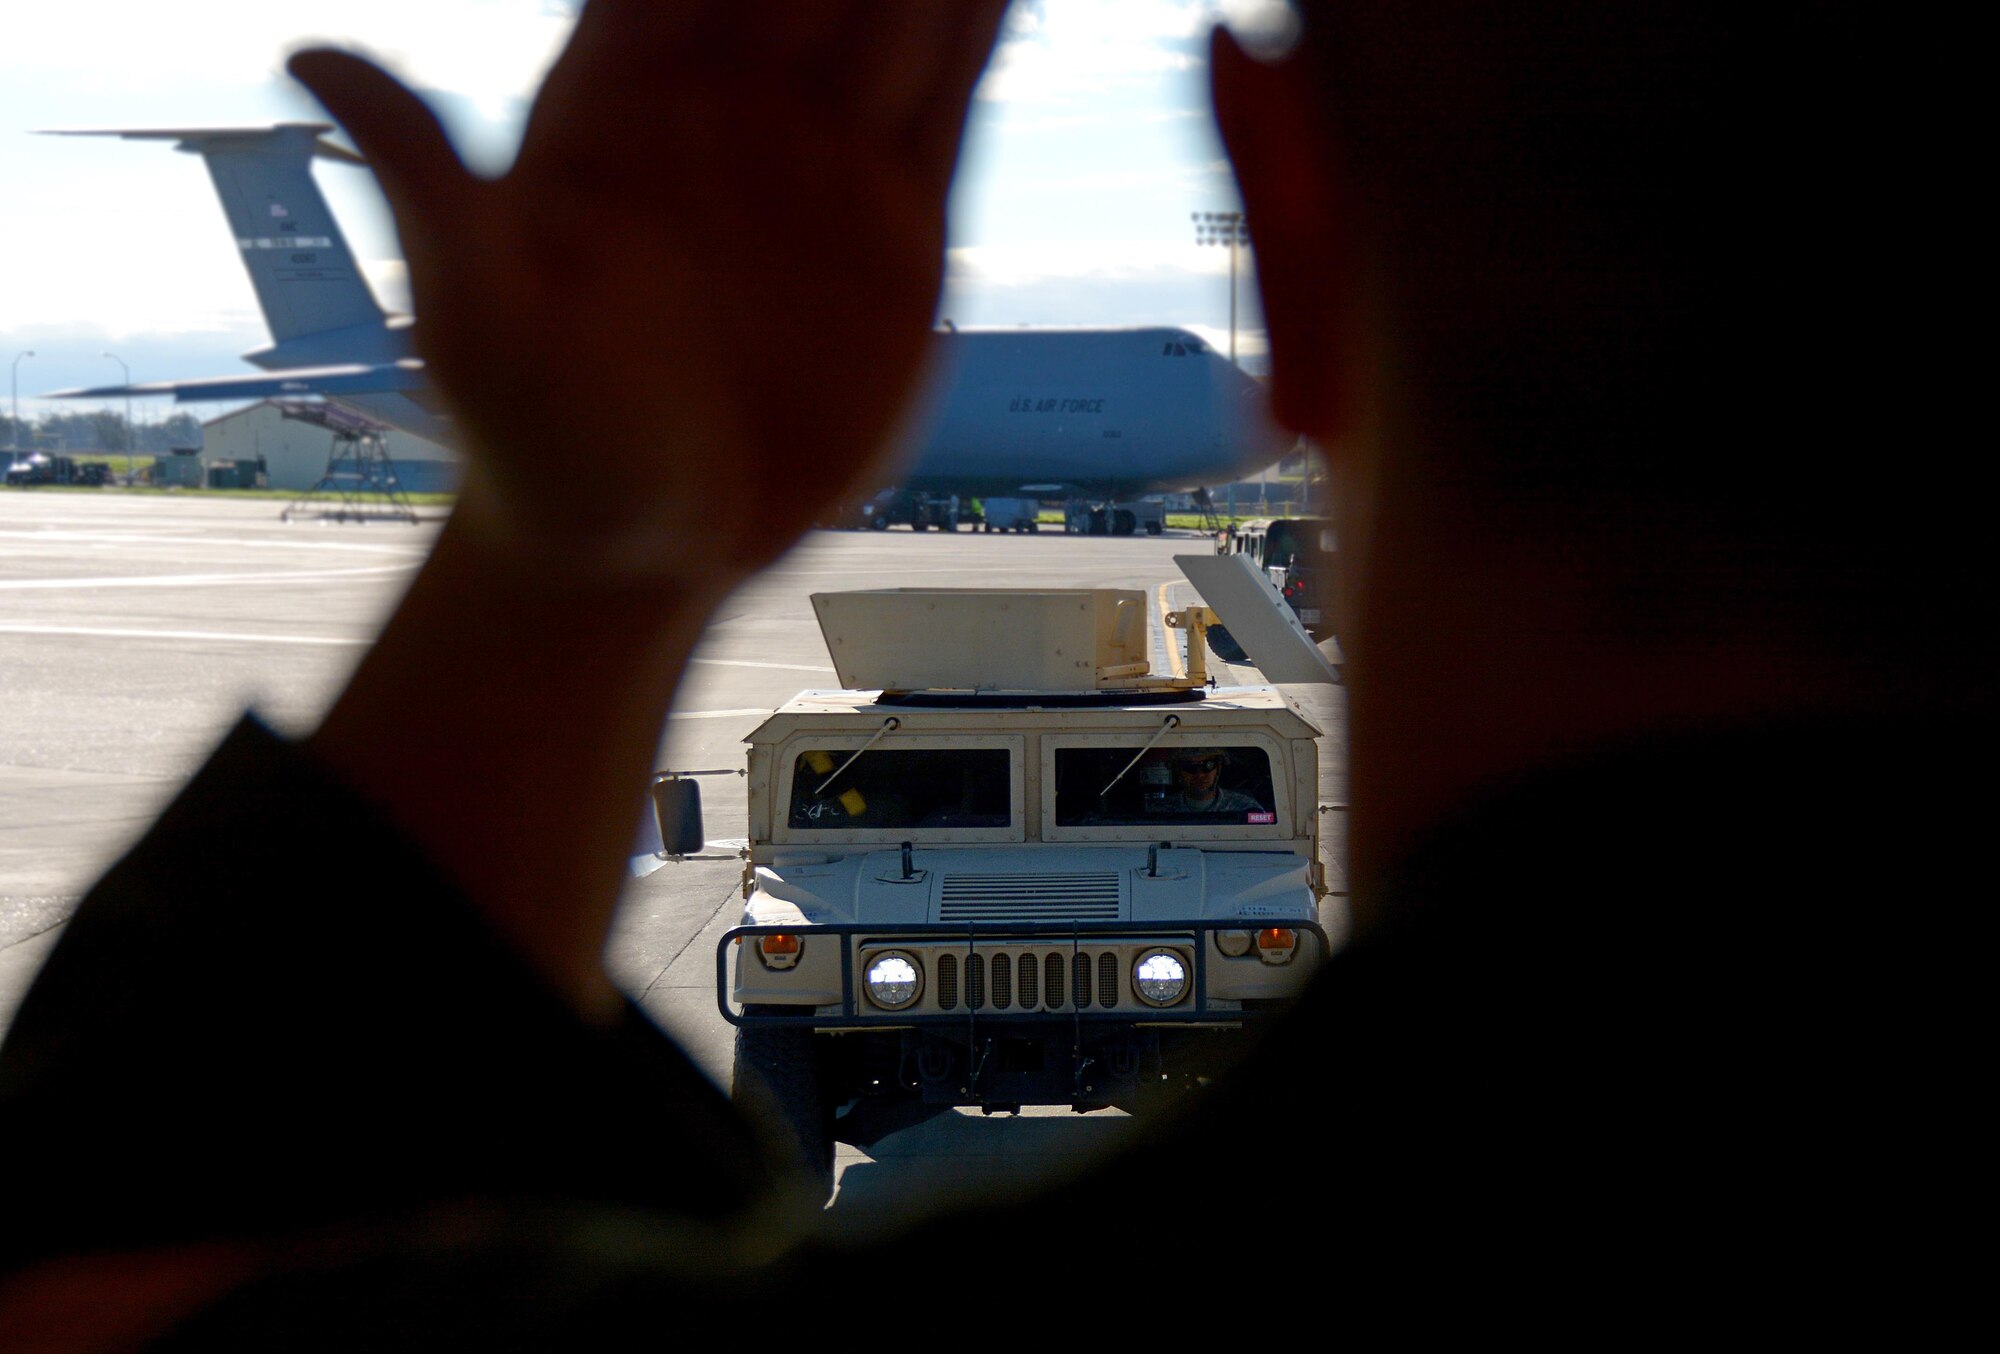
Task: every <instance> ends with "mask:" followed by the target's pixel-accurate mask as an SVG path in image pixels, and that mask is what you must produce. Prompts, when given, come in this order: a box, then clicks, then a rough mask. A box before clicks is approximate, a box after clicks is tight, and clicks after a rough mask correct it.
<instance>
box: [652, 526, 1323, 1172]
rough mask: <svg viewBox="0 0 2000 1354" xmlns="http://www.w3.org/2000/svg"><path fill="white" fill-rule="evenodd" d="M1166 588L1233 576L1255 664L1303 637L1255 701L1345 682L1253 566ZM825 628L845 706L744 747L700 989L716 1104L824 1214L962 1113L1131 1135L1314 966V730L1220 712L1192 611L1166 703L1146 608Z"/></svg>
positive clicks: (979, 601) (1124, 603) (1115, 597)
mask: <svg viewBox="0 0 2000 1354" xmlns="http://www.w3.org/2000/svg"><path fill="white" fill-rule="evenodd" d="M1182 567H1183V568H1184V569H1186V570H1187V571H1188V572H1189V574H1190V576H1191V577H1193V576H1196V575H1197V573H1198V571H1199V570H1201V569H1208V570H1211V571H1213V570H1216V569H1218V568H1219V569H1222V570H1226V571H1228V572H1229V574H1230V575H1247V582H1244V581H1242V580H1237V579H1235V578H1233V577H1224V578H1215V579H1208V578H1206V576H1203V577H1199V578H1197V583H1198V586H1201V587H1202V588H1203V591H1204V595H1208V596H1212V597H1214V596H1219V595H1221V594H1225V593H1229V592H1231V591H1232V590H1235V591H1238V592H1240V593H1241V595H1242V596H1243V597H1249V598H1251V599H1252V601H1250V602H1249V603H1244V602H1243V601H1242V600H1241V598H1240V597H1239V599H1238V602H1237V605H1238V606H1245V605H1249V606H1255V605H1256V603H1257V601H1259V600H1261V601H1262V602H1263V603H1264V605H1265V607H1266V611H1265V614H1264V616H1263V618H1262V620H1261V622H1252V625H1253V626H1255V625H1257V624H1261V625H1262V626H1263V627H1265V632H1266V633H1267V634H1268V633H1271V628H1272V627H1274V626H1275V627H1278V628H1280V629H1282V627H1283V626H1284V625H1286V624H1289V625H1290V637H1289V638H1281V639H1278V640H1271V641H1267V652H1268V651H1269V648H1270V646H1271V645H1273V644H1289V645H1292V647H1293V650H1294V651H1293V652H1291V653H1289V654H1288V655H1286V657H1285V658H1284V660H1283V662H1282V663H1274V664H1267V669H1266V670H1267V671H1270V670H1271V666H1273V665H1275V666H1283V664H1285V663H1289V664H1290V671H1292V672H1294V673H1297V672H1301V671H1309V670H1310V669H1312V668H1313V665H1314V664H1315V663H1316V664H1317V668H1318V669H1319V670H1320V671H1321V672H1323V673H1324V674H1325V676H1326V677H1327V678H1331V677H1332V673H1331V670H1330V669H1329V668H1328V666H1327V664H1326V663H1325V660H1324V659H1323V658H1321V657H1320V655H1319V653H1318V651H1317V650H1316V649H1314V648H1312V646H1311V643H1310V641H1308V640H1306V638H1305V636H1304V634H1303V632H1302V631H1299V630H1298V627H1297V625H1296V623H1295V622H1293V621H1292V620H1291V617H1290V613H1289V611H1288V610H1286V609H1285V608H1284V606H1283V603H1282V600H1281V599H1279V598H1277V596H1276V594H1275V592H1272V591H1271V589H1270V587H1269V584H1268V583H1267V582H1264V581H1263V580H1262V579H1261V578H1259V577H1258V576H1257V575H1256V574H1255V573H1254V571H1246V570H1244V569H1243V568H1242V565H1241V561H1238V560H1234V559H1216V558H1209V557H1190V558H1188V559H1185V560H1183V561H1182ZM1239 583H1241V586H1239ZM1258 585H1261V587H1262V589H1263V591H1265V592H1271V596H1270V597H1269V598H1268V599H1261V598H1259V596H1258V591H1257V589H1258ZM1245 589H1247V591H1246V590H1245ZM813 605H814V609H815V611H816V612H817V614H818V616H819V620H820V626H821V629H822V630H823V632H824V634H825V636H826V641H827V648H828V649H829V651H830V652H831V653H832V655H833V661H834V665H835V670H836V672H837V673H838V674H839V678H840V680H841V682H842V684H843V687H844V688H846V689H843V690H838V691H805V692H801V693H800V694H799V695H798V696H796V697H794V698H793V699H792V700H790V701H788V702H787V703H786V704H785V705H784V706H783V707H781V708H780V709H778V710H777V711H775V712H774V713H773V714H772V715H771V717H770V718H769V719H767V720H765V721H764V723H762V724H761V725H759V726H758V727H757V729H756V730H755V731H754V732H753V733H752V734H751V735H750V737H749V743H750V755H749V770H748V774H749V817H750V822H749V833H748V837H749V846H748V850H747V852H746V854H747V857H748V865H747V866H746V869H745V876H744V897H745V906H744V913H743V924H742V925H740V926H737V927H736V928H734V929H733V930H731V931H730V932H729V933H728V934H727V935H726V936H725V937H724V938H723V941H722V944H721V946H720V948H719V950H718V953H717V956H716V982H717V989H718V1000H719V1003H720V1006H721V1009H722V1014H723V1016H724V1017H725V1018H726V1019H728V1020H729V1021H730V1022H731V1023H733V1024H734V1025H736V1027H737V1036H736V1041H737V1042H736V1059H735V1069H734V1082H735V1085H734V1094H735V1096H736V1098H737V1100H738V1101H739V1103H741V1104H743V1105H744V1106H745V1107H746V1108H747V1109H749V1110H750V1111H751V1112H752V1113H755V1114H760V1115H761V1116H762V1117H764V1118H766V1119H768V1120H770V1121H772V1122H773V1123H775V1124H776V1125H779V1126H781V1127H782V1129H783V1131H785V1132H786V1133H788V1134H789V1135H790V1136H791V1138H792V1139H793V1140H794V1141H795V1142H796V1145H797V1147H798V1149H799V1151H800V1153H801V1157H802V1160H803V1161H804V1163H805V1165H806V1168H807V1170H808V1172H809V1174H810V1176H811V1177H812V1178H813V1179H814V1180H815V1181H816V1183H818V1184H819V1185H822V1186H830V1185H831V1182H832V1172H833V1146H834V1143H835V1141H836V1140H838V1141H845V1142H851V1143H854V1144H856V1145H859V1146H863V1147H865V1146H868V1145H869V1144H871V1143H873V1142H874V1141H876V1140H877V1139H879V1138H880V1137H882V1136H883V1135H885V1134H887V1133H890V1132H893V1131H895V1130H896V1129H899V1128H903V1127H907V1126H909V1125H911V1124H914V1123H916V1122H918V1121H920V1120H922V1119H925V1118H928V1117H929V1116H931V1115H933V1114H937V1113H940V1112H942V1111H944V1110H946V1109H950V1108H952V1107H955V1106H977V1107H979V1108H981V1109H983V1110H986V1111H988V1112H997V1111H1017V1110H1019V1109H1020V1107H1021V1106H1023V1105H1068V1106H1071V1107H1073V1108H1074V1109H1076V1110H1079V1111H1088V1110H1096V1109H1103V1108H1107V1107H1113V1106H1115V1107H1119V1108H1122V1109H1126V1110H1132V1111H1141V1112H1143V1111H1144V1110H1145V1109H1146V1108H1147V1107H1148V1106H1150V1105H1153V1104H1156V1103H1158V1102H1159V1101H1161V1100H1162V1099H1163V1098H1165V1097H1169V1096H1172V1095H1175V1094H1178V1093H1181V1092H1183V1091H1185V1090H1187V1089H1188V1088H1190V1087H1193V1086H1195V1085H1198V1084H1199V1083H1200V1082H1201V1081H1202V1080H1203V1079H1204V1078H1205V1077H1206V1076H1208V1075H1209V1074H1210V1073H1211V1072H1212V1071H1213V1070H1214V1069H1215V1068H1216V1067H1217V1065H1218V1064H1219V1063H1221V1062H1223V1061H1226V1060H1227V1059H1228V1058H1229V1057H1230V1056H1231V1054H1232V1050H1233V1046H1234V1045H1235V1044H1236V1042H1237V1041H1238V1040H1239V1039H1240V1038H1241V1036H1242V1033H1243V1031H1244V1030H1245V1029H1246V1028H1247V1027H1248V1026H1249V1025H1251V1024H1252V1023H1253V1022H1254V1021H1255V1020H1256V1019H1258V1018H1259V1016H1260V1015H1262V1014H1263V1013H1265V1012H1267V1011H1268V1010H1270V1009H1271V1008H1273V1007H1274V1006H1276V1005H1278V1004H1280V1003H1282V1002H1283V1001H1284V1000H1286V999H1287V998H1289V997H1291V996H1292V995H1294V994H1295V993H1297V992H1298V991H1299V989H1300V988H1301V987H1302V986H1303V985H1304V984H1305V982H1306V980H1307V978H1308V977H1309V976H1310V975H1311V972H1312V970H1313V968H1314V967H1315V966H1316V965H1317V964H1318V963H1319V962H1320V961H1321V960H1322V959H1324V958H1325V957H1326V953H1327V938H1326V934H1325V932H1324V931H1323V930H1322V929H1321V927H1320V925H1319V922H1318V906H1317V905H1318V900H1319V898H1320V896H1321V895H1322V894H1323V893H1324V887H1323V884H1322V881H1321V878H1320V869H1319V864H1318V859H1317V854H1316V847H1317V842H1318V821H1319V815H1318V803H1317V789H1318V764H1317V755H1316V744H1315V741H1314V740H1315V739H1316V737H1317V736H1318V734H1319V730H1318V729H1316V728H1314V727H1313V726H1312V725H1311V724H1309V723H1308V722H1307V721H1306V720H1305V719H1304V718H1303V717H1302V716H1301V715H1300V714H1299V712H1298V710H1297V709H1296V707H1295V706H1293V705H1292V704H1291V703H1290V702H1289V701H1288V700H1287V699H1286V698H1285V697H1284V696H1283V695H1281V694H1280V693H1279V692H1278V691H1276V690H1274V689H1273V688H1270V687H1241V688H1213V687H1210V686H1208V685H1207V675H1206V671H1205V667H1206V665H1205V661H1204V660H1205V653H1204V649H1203V633H1204V631H1205V628H1206V626H1207V624H1208V623H1209V622H1210V621H1212V620H1213V619H1214V613H1213V612H1211V611H1209V610H1208V609H1207V608H1206V607H1190V608H1187V609H1186V610H1183V611H1180V612H1176V613H1174V614H1173V615H1172V616H1171V617H1169V618H1168V621H1169V624H1170V625H1173V626H1175V627H1176V628H1180V629H1182V630H1184V631H1185V633H1186V635H1187V662H1186V664H1185V666H1186V668H1187V671H1186V673H1185V675H1182V676H1173V677H1166V676H1159V675H1155V674H1153V673H1152V672H1151V671H1150V670H1149V668H1150V664H1149V662H1148V640H1147V615H1146V597H1145V594H1143V593H1141V592H1127V591H1117V590H1111V589H1093V590H1076V591H1041V592H1015V591H1000V590H984V589H976V590H925V589H896V590H891V591H882V592H857V593H834V594H820V595H816V596H815V597H814V598H813ZM1231 614H1232V620H1235V623H1236V624H1237V626H1238V627H1239V630H1238V633H1239V634H1241V633H1245V630H1244V629H1243V628H1242V627H1243V626H1244V622H1243V621H1241V620H1237V619H1236V613H1234V612H1232V613H1231ZM1307 655H1310V656H1309V657H1308V656H1307ZM1259 656H1260V658H1262V657H1264V655H1262V654H1260V655H1259ZM692 791H693V783H692V782H691V781H688V780H686V779H683V778H680V777H678V776H676V775H674V774H672V773H665V774H663V775H662V776H661V777H659V779H658V781H657V782H656V785H655V793H656V799H657V802H658V804H659V806H660V810H661V813H660V816H661V820H662V821H661V828H662V836H663V839H664V840H665V841H666V842H668V843H669V850H678V851H680V852H682V853H689V852H692V851H693V850H698V849H699V844H700V839H699V832H698V829H696V831H694V832H693V833H690V832H689V831H688V830H687V828H688V826H689V824H688V822H687V817H688V815H687V814H686V812H685V806H686V803H687V801H688V800H689V799H691V798H692ZM696 812H698V810H696Z"/></svg>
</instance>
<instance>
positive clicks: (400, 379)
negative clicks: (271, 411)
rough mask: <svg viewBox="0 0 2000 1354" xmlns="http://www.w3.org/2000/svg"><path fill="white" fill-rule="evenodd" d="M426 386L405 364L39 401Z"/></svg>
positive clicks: (154, 384) (194, 398) (152, 385)
mask: <svg viewBox="0 0 2000 1354" xmlns="http://www.w3.org/2000/svg"><path fill="white" fill-rule="evenodd" d="M429 384H430V382H429V381H427V380H426V379H425V377H424V364H423V363H422V362H421V361H419V360H417V359H415V358H407V359H405V360H403V361H400V362H383V363H380V364H377V365H372V366H369V365H361V364H349V365H345V366H334V367H293V368H290V369H288V370H283V371H273V372H260V373H258V374H257V375H254V376H213V377H208V378H205V379H203V380H196V381H145V382H142V383H140V384H137V385H119V386H92V387H90V388H89V389H87V390H54V391H50V392H49V394H48V395H47V396H46V397H45V398H48V399H66V400H101V399H112V398H116V397H118V396H123V395H139V396H143V395H171V396H173V398H174V400H175V402H176V403H179V404H190V403H198V402H201V401H205V400H261V399H268V398H272V397H275V396H285V395H369V394H378V393H382V392H385V391H401V390H423V389H426V388H428V386H429Z"/></svg>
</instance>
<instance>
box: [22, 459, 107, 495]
mask: <svg viewBox="0 0 2000 1354" xmlns="http://www.w3.org/2000/svg"><path fill="white" fill-rule="evenodd" d="M110 480H111V475H110V470H109V467H107V466H106V465H105V464H104V462H102V461H80V460H77V459H75V458H74V457H70V456H51V455H49V454H48V453H47V452H42V451H36V452H30V453H28V454H27V455H16V456H15V457H14V458H13V460H12V461H10V462H9V463H8V465H7V471H6V482H7V483H8V484H9V485H10V486H13V487H15V488H26V487H29V486H32V485H37V484H79V485H101V484H108V483H110Z"/></svg>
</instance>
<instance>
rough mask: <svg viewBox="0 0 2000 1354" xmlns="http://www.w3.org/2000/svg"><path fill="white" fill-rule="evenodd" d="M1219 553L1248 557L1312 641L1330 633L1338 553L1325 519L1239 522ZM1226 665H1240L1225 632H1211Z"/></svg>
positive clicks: (1240, 657) (1219, 546)
mask: <svg viewBox="0 0 2000 1354" xmlns="http://www.w3.org/2000/svg"><path fill="white" fill-rule="evenodd" d="M1216 552H1217V553H1218V554H1225V555H1227V554H1234V555H1244V556H1247V557H1248V558H1249V559H1250V560H1251V561H1252V562H1253V563H1254V564H1255V565H1256V566H1257V567H1258V568H1259V569H1261V570H1263V571H1264V573H1265V574H1266V575H1267V576H1268V577H1269V578H1270V580H1271V583H1272V586H1274V587H1276V588H1277V589H1278V591H1279V593H1280V594H1281V595H1282V596H1283V597H1284V599H1285V601H1286V602H1287V603H1288V604H1289V605H1290V606H1291V608H1292V611H1293V613H1294V614H1295V615H1297V616H1298V618H1299V624H1300V625H1301V626H1303V627H1304V628H1305V630H1306V633H1307V634H1309V635H1311V636H1312V637H1313V638H1314V639H1315V640H1321V639H1325V638H1326V637H1327V636H1328V635H1331V634H1332V633H1333V605H1332V592H1333V570H1334V564H1335V561H1336V558H1337V553H1338V541H1337V540H1336V538H1335V536H1334V530H1333V522H1332V520H1331V519H1329V518H1325V517H1263V518H1256V519H1253V520H1251V521H1248V522H1239V523H1238V524H1237V525H1236V526H1235V527H1234V528H1232V529H1231V530H1229V531H1227V532H1225V533H1224V534H1223V537H1222V539H1221V541H1220V542H1219V543H1218V544H1217V546H1216ZM1209 640H1210V642H1211V643H1212V644H1213V645H1214V646H1215V650H1216V653H1217V654H1218V655H1220V656H1221V658H1222V659H1223V660H1224V661H1225V662H1230V663H1240V662H1243V661H1244V658H1243V654H1242V650H1241V648H1240V646H1238V645H1237V644H1236V641H1235V639H1234V637H1233V636H1231V635H1230V634H1229V632H1228V631H1227V630H1223V631H1222V632H1221V633H1219V634H1218V633H1215V632H1213V631H1211V632H1210V635H1209Z"/></svg>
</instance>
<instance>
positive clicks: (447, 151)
mask: <svg viewBox="0 0 2000 1354" xmlns="http://www.w3.org/2000/svg"><path fill="white" fill-rule="evenodd" d="M288 67H289V69H290V70H291V73H292V75H293V76H294V77H295V78H297V79H298V81H299V82H300V83H301V84H303V85H304V86H305V87H306V88H307V89H309V90H311V91H312V93H313V97H315V98H317V99H318V100H319V101H320V103H321V104H323V105H324V106H325V108H326V111H327V112H328V113H329V114H331V115H332V116H333V119H334V121H336V122H338V123H339V124H340V125H341V126H342V127H343V128H345V129H346V131H347V134H348V135H349V136H350V137H352V138H353V139H354V144H355V146H356V147H357V148H358V149H359V150H360V152H361V155H362V158H364V159H366V160H367V161H368V163H369V166H370V167H371V168H372V169H374V171H375V177H376V178H377V179H378V180H380V182H381V184H382V191H383V193H384V194H385V195H387V197H388V199H389V203H390V205H391V206H392V207H394V208H395V211H396V221H397V226H398V229H400V230H401V231H403V232H404V234H405V237H406V238H405V246H406V247H407V246H408V244H409V239H408V237H409V236H410V235H411V234H413V233H414V234H416V235H419V236H422V235H431V234H436V233H438V232H448V231H449V230H450V229H451V228H452V222H453V220H454V218H455V217H456V215H457V213H458V212H459V210H460V209H461V207H462V206H463V204H464V201H465V198H466V196H467V194H468V192H469V191H470V189H471V187H472V185H473V183H474V182H475V180H474V179H473V176H472V175H471V173H470V172H469V171H468V170H467V169H466V168H465V165H464V164H463V163H462V162H461V161H460V160H459V158H458V152H457V151H456V150H454V149H453V148H452V144H451V138H450V137H448V136H446V135H445V131H444V127H443V126H442V125H441V124H440V123H439V122H438V119H437V114H436V113H434V112H432V111H431V109H430V106H429V105H428V104H426V103H425V102H424V101H423V100H422V99H420V98H418V97H417V96H416V95H415V94H413V93H411V92H410V90H409V89H408V88H406V87H405V86H404V85H403V83H402V82H401V81H400V80H398V79H396V78H395V77H394V76H392V75H390V74H389V73H388V72H387V71H384V70H383V69H382V68H381V67H380V66H377V65H376V64H375V63H374V62H372V61H368V60H366V59H365V58H362V57H359V56H355V55H354V54H353V53H351V52H341V51H335V50H333V49H331V48H325V47H317V48H312V49H310V50H307V51H303V52H299V53H297V54H295V55H294V56H293V57H292V59H291V61H290V62H289V63H288Z"/></svg>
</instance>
